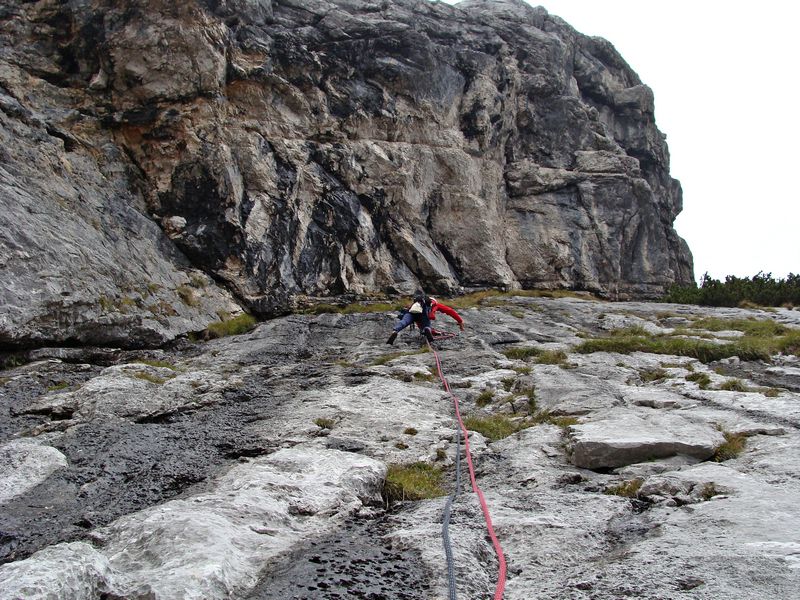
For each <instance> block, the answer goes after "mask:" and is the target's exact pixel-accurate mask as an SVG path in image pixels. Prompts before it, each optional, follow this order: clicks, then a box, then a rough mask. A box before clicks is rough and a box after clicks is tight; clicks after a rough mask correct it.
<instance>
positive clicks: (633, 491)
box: [605, 479, 644, 498]
mask: <svg viewBox="0 0 800 600" xmlns="http://www.w3.org/2000/svg"><path fill="white" fill-rule="evenodd" d="M643 483H644V481H643V480H641V479H631V480H629V481H623V482H622V483H620V484H619V485H612V486H611V487H608V488H606V490H605V493H606V494H609V495H611V496H622V497H624V498H636V495H637V494H638V493H639V488H641V487H642V484H643Z"/></svg>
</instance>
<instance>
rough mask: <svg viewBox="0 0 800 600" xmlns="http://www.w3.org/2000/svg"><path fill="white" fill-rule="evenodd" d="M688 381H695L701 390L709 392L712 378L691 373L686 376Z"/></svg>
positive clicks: (703, 374) (704, 374)
mask: <svg viewBox="0 0 800 600" xmlns="http://www.w3.org/2000/svg"><path fill="white" fill-rule="evenodd" d="M686 381H694V382H695V383H696V384H697V385H698V386H699V387H700V389H701V390H707V389H708V386H710V385H711V377H709V376H708V374H707V373H697V372H694V373H690V374H689V375H687V376H686Z"/></svg>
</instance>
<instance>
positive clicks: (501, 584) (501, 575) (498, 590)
mask: <svg viewBox="0 0 800 600" xmlns="http://www.w3.org/2000/svg"><path fill="white" fill-rule="evenodd" d="M428 348H430V350H431V352H433V356H434V358H435V359H436V369H437V371H438V372H439V379H441V380H442V385H444V389H445V391H447V393H448V394H450V396H451V397H452V398H453V406H454V407H455V411H456V418H457V419H458V424H459V426H460V427H461V431H462V433H463V434H464V449H465V450H466V455H467V465H468V466H469V478H470V481H472V489H473V491H474V492H475V494H476V495H477V496H478V500H479V501H480V503H481V510H482V511H483V518H484V519H485V520H486V529H487V530H488V531H489V537H490V538H491V540H492V545H493V546H494V551H495V554H497V562H498V563H499V568H498V574H497V585H496V586H495V589H494V600H502V598H503V591H504V590H505V587H506V558H505V556H504V555H503V548H501V547H500V542H499V541H498V539H497V536H496V535H495V533H494V527H493V526H492V517H491V515H489V506H488V505H487V504H486V498H484V497H483V492H482V491H481V488H480V487H478V482H477V481H476V480H475V468H474V467H473V466H472V455H471V453H470V451H469V432H468V431H467V428H466V427H465V426H464V421H463V420H462V419H461V411H460V410H459V407H458V398H457V397H456V395H455V394H454V393H453V392H452V391H450V385H449V384H448V383H447V379H445V377H444V373H443V372H442V362H441V361H440V360H439V355H438V354H437V352H436V350H434V349H433V346H431V343H430V342H428Z"/></svg>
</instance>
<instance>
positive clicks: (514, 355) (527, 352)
mask: <svg viewBox="0 0 800 600" xmlns="http://www.w3.org/2000/svg"><path fill="white" fill-rule="evenodd" d="M541 353H542V350H541V349H540V348H531V347H529V346H528V347H522V348H508V349H506V350H503V354H505V356H506V358H511V359H515V360H525V359H526V358H530V357H532V356H539V355H540V354H541Z"/></svg>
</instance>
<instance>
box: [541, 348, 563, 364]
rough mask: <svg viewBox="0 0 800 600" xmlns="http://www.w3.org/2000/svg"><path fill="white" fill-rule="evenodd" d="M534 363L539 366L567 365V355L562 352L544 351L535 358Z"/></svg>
mask: <svg viewBox="0 0 800 600" xmlns="http://www.w3.org/2000/svg"><path fill="white" fill-rule="evenodd" d="M536 363H538V364H540V365H565V364H567V353H566V352H564V351H563V350H545V351H544V352H542V353H541V354H539V356H537V357H536Z"/></svg>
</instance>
